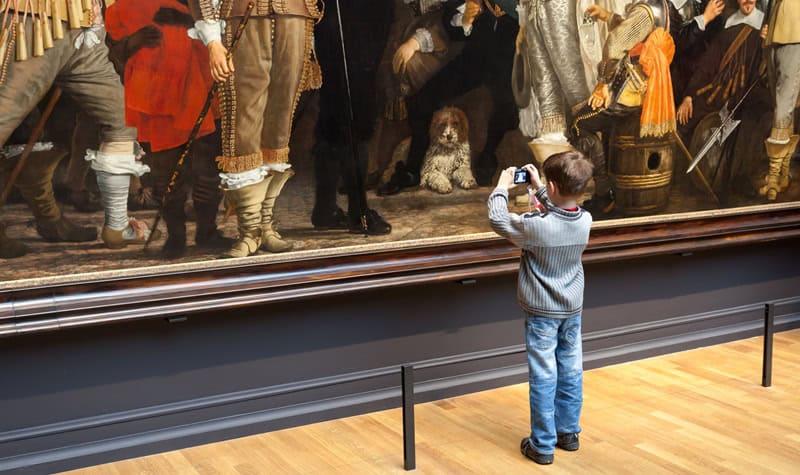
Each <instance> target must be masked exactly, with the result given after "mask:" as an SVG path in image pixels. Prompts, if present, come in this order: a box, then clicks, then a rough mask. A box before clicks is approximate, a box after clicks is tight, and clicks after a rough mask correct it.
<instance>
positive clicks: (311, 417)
mask: <svg viewBox="0 0 800 475" xmlns="http://www.w3.org/2000/svg"><path fill="white" fill-rule="evenodd" d="M797 249H800V241H799V240H796V239H795V240H787V241H778V242H771V243H763V244H757V245H748V246H742V247H731V248H726V249H718V250H714V251H707V252H701V253H695V254H691V255H664V256H654V257H649V258H641V259H635V260H628V261H619V262H613V263H603V264H592V265H587V266H586V274H587V289H586V308H585V311H584V341H585V343H584V350H585V366H586V368H587V369H589V368H595V367H599V366H603V365H608V364H613V363H618V362H622V361H629V360H633V359H638V358H643V357H648V356H653V355H657V354H664V353H669V352H674V351H679V350H684V349H689V348H695V347H700V346H706V345H711V344H716V343H720V342H724V341H731V340H736V339H741V338H746V337H750V336H755V335H757V334H759V333H760V331H761V325H762V318H763V304H764V303H765V302H768V301H776V302H777V304H778V305H777V320H776V330H778V331H781V330H786V329H790V328H800V300H798V299H797V298H795V297H798V296H800V266H798V263H800V258H799V257H798V253H797ZM515 283H516V276H515V275H511V274H509V275H504V276H500V277H493V278H485V279H482V278H478V279H476V281H475V282H474V283H472V282H469V281H466V282H443V283H439V284H435V285H431V284H428V285H422V286H413V287H402V288H396V289H388V290H387V289H384V290H375V291H366V292H362V293H357V294H351V295H345V296H339V297H325V298H317V299H309V300H306V301H302V302H293V303H285V304H275V305H266V306H259V307H251V308H246V309H240V310H237V311H228V312H220V313H207V314H197V315H192V316H189V317H188V319H186V320H185V321H181V322H172V323H171V322H168V321H166V320H163V319H152V320H146V321H139V322H133V323H124V324H110V325H105V326H98V327H92V328H84V329H76V330H65V331H56V332H51V333H41V334H35V335H28V336H18V337H10V338H6V339H1V340H0V368H1V370H0V472H3V471H9V472H12V473H50V472H54V471H60V470H65V469H70V468H77V467H81V466H88V465H94V464H99V463H104V462H109V461H113V460H118V459H122V458H129V457H135V456H141V455H146V454H150V453H155V452H162V451H167V450H173V449H177V448H181V447H186V446H191V445H197V444H202V443H208V442H213V441H218V440H223V439H228V438H233V437H240V436H244V435H249V434H255V433H260V432H265V431H270V430H275V429H280V428H285V427H290V426H296V425H301V424H307V423H311V422H316V421H321V420H326V419H331V418H338V417H343V416H350V415H354V414H359V413H364V412H369V411H375V410H380V409H386V408H392V407H398V406H399V405H400V389H399V384H400V375H399V369H400V365H402V364H416V365H420V364H421V365H422V366H426V367H425V368H423V369H418V370H417V373H416V376H415V377H416V381H417V386H416V397H417V401H428V400H433V399H439V398H443V397H449V396H455V395H459V394H464V393H468V392H473V391H477V390H483V389H487V388H493V387H498V386H503V385H508V384H513V383H520V382H523V381H526V379H527V367H526V365H525V359H524V355H523V353H522V350H523V349H524V348H523V341H524V340H523V323H522V322H523V314H522V312H521V310H520V309H519V307H518V306H517V304H516V299H515ZM505 350H519V351H517V352H515V353H514V354H511V355H508V354H506V355H504V356H503V355H501V356H493V354H495V353H508V351H505ZM481 356H484V357H485V358H481V359H475V358H477V357H481ZM461 360H469V361H461ZM438 363H448V364H447V365H444V366H438V365H437V364H438ZM697 364H698V365H713V364H714V362H713V361H698V362H697ZM752 366H753V370H752V381H753V384H759V383H760V371H761V363H760V360H756V359H755V358H754V359H753V362H752ZM773 384H775V385H779V384H780V381H773ZM397 423H398V431H400V419H399V418H398V421H397ZM397 450H398V454H402V446H401V445H400V444H399V443H398V447H397ZM398 460H400V459H398Z"/></svg>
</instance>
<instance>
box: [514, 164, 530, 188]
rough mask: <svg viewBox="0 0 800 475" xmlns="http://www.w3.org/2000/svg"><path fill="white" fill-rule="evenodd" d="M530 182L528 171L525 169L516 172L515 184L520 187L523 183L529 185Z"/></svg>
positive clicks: (518, 169)
mask: <svg viewBox="0 0 800 475" xmlns="http://www.w3.org/2000/svg"><path fill="white" fill-rule="evenodd" d="M529 181H530V177H529V176H528V170H525V169H524V168H517V169H516V170H514V184H516V185H519V184H521V183H528V182H529Z"/></svg>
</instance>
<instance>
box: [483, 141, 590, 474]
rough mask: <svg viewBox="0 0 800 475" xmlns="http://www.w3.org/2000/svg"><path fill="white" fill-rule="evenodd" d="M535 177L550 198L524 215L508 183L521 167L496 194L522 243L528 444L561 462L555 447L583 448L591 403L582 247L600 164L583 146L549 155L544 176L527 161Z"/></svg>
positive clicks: (512, 234) (497, 213)
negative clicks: (582, 203) (589, 195)
mask: <svg viewBox="0 0 800 475" xmlns="http://www.w3.org/2000/svg"><path fill="white" fill-rule="evenodd" d="M524 170H526V171H527V172H528V176H529V183H528V184H529V185H530V186H531V187H532V189H534V190H536V198H537V199H538V200H539V201H540V203H541V204H542V207H541V208H540V210H539V211H538V212H534V213H526V214H524V215H522V216H520V215H518V214H515V213H509V212H508V190H509V189H511V188H513V187H514V186H515V185H514V171H515V168H513V167H512V168H508V169H506V170H504V171H503V173H502V174H501V175H500V180H499V181H498V183H497V188H495V190H494V191H493V192H492V194H491V195H490V196H489V222H490V223H491V225H492V229H494V231H495V232H496V233H497V234H499V235H501V236H503V237H505V238H506V239H508V240H509V241H511V242H512V243H514V244H515V245H516V246H519V247H520V248H521V249H522V259H521V261H520V269H519V280H518V286H517V298H518V299H519V303H520V305H521V306H522V308H523V310H525V313H526V314H527V317H526V319H525V329H526V337H525V343H526V348H527V350H528V371H529V373H528V374H529V381H530V405H531V434H530V437H525V438H524V439H522V443H521V445H520V450H521V451H522V453H523V454H524V455H525V456H526V457H528V458H529V459H531V460H533V461H534V462H536V463H538V464H543V465H545V464H551V463H553V456H554V452H555V448H556V447H559V448H561V449H564V450H569V451H574V450H578V446H579V443H578V433H579V432H580V431H581V428H580V426H579V425H578V419H579V418H580V414H581V406H582V404H583V357H582V346H581V311H582V309H583V265H582V264H581V254H582V253H583V250H584V249H585V248H586V244H587V242H588V241H589V228H590V227H591V225H592V216H591V215H590V214H589V213H588V212H586V211H584V210H582V209H581V208H579V207H578V204H577V199H578V198H579V197H580V195H581V193H582V192H583V190H584V189H585V188H586V184H587V182H588V181H589V179H590V178H591V177H592V172H593V166H592V164H591V162H590V161H589V160H587V159H586V158H585V157H584V156H583V155H582V154H581V153H580V152H575V151H569V152H563V153H558V154H555V155H553V156H551V157H550V158H548V159H547V160H546V161H545V162H544V165H543V166H542V170H543V172H544V176H545V177H547V186H545V185H543V184H542V181H541V179H540V178H539V173H538V172H537V170H536V168H534V167H533V165H526V166H525V167H524Z"/></svg>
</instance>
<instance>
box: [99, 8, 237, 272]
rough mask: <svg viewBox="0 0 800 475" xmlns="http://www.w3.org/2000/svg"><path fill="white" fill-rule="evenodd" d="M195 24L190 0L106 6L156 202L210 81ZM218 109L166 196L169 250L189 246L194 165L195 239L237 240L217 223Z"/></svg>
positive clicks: (170, 253) (205, 243) (177, 252)
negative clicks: (187, 203)
mask: <svg viewBox="0 0 800 475" xmlns="http://www.w3.org/2000/svg"><path fill="white" fill-rule="evenodd" d="M193 24H194V20H192V17H191V16H190V14H189V9H188V7H187V6H186V1H185V0H118V1H117V2H115V3H114V5H112V6H111V7H110V8H109V9H108V11H107V14H106V29H107V31H108V34H109V36H110V37H111V38H112V39H113V41H114V45H113V46H112V55H113V56H115V57H116V59H117V60H119V61H120V62H122V63H124V76H123V82H124V85H125V112H126V121H127V123H128V125H130V126H132V127H136V128H137V129H138V130H139V141H140V142H142V143H143V144H144V146H145V149H146V151H147V152H148V161H149V164H150V168H151V170H152V171H151V175H152V179H153V181H154V190H155V195H156V199H157V200H158V202H161V199H162V197H163V194H164V192H165V190H166V188H167V184H168V183H169V180H170V177H171V175H172V173H173V171H174V170H175V167H176V165H177V162H178V158H179V157H180V155H181V152H182V151H183V148H184V145H185V144H186V142H187V140H188V138H189V134H190V132H191V130H192V127H193V126H194V124H195V122H196V121H197V118H198V116H199V114H200V110H201V109H202V107H203V103H204V102H205V99H206V96H207V95H208V91H209V90H210V89H211V85H212V84H213V80H212V79H211V74H210V68H209V65H208V51H207V49H206V47H205V45H204V44H203V43H202V42H200V41H197V40H194V39H192V38H190V37H189V36H188V35H187V31H188V30H189V28H191V27H192V26H193ZM218 117H219V109H218V106H217V104H216V103H214V106H213V107H212V112H211V113H209V114H208V115H207V116H206V118H205V120H204V121H203V122H202V125H201V127H200V133H199V134H198V137H199V138H198V140H197V141H196V142H194V144H193V146H192V153H191V155H190V156H189V157H188V158H187V161H188V163H186V164H185V165H184V167H183V170H182V172H181V175H180V177H179V179H178V182H177V183H176V184H175V185H173V189H172V191H171V192H170V193H169V195H168V197H167V200H166V203H164V207H163V209H162V217H163V218H164V221H165V222H166V224H167V232H168V237H167V242H166V244H165V245H164V249H163V254H164V256H165V257H168V258H173V257H179V256H181V255H183V254H184V253H185V251H186V214H185V211H184V203H185V201H186V199H187V196H188V191H189V180H188V178H189V177H187V175H189V174H190V173H191V175H190V177H191V185H192V201H193V204H194V209H195V212H196V215H197V232H196V235H195V243H196V244H197V246H198V247H206V248H220V247H223V248H224V247H228V246H229V245H230V243H231V242H232V241H231V240H226V239H225V238H223V237H222V235H221V234H220V232H219V230H218V229H217V226H216V216H217V210H218V208H219V203H220V201H221V199H222V192H221V190H220V188H219V176H218V170H217V166H216V163H215V162H214V158H215V157H216V156H217V155H219V153H220V152H219V151H220V147H221V146H220V136H219V132H218V131H217V127H216V126H215V122H214V121H215V119H217V118H218Z"/></svg>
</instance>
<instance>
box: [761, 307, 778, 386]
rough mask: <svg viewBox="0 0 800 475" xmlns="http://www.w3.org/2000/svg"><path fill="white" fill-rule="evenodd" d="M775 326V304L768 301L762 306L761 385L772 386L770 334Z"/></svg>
mask: <svg viewBox="0 0 800 475" xmlns="http://www.w3.org/2000/svg"><path fill="white" fill-rule="evenodd" d="M774 326H775V304H774V303H768V304H767V305H766V306H765V308H764V357H763V359H762V368H761V385H762V386H764V387H765V388H768V387H770V386H772V334H773V330H774Z"/></svg>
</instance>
